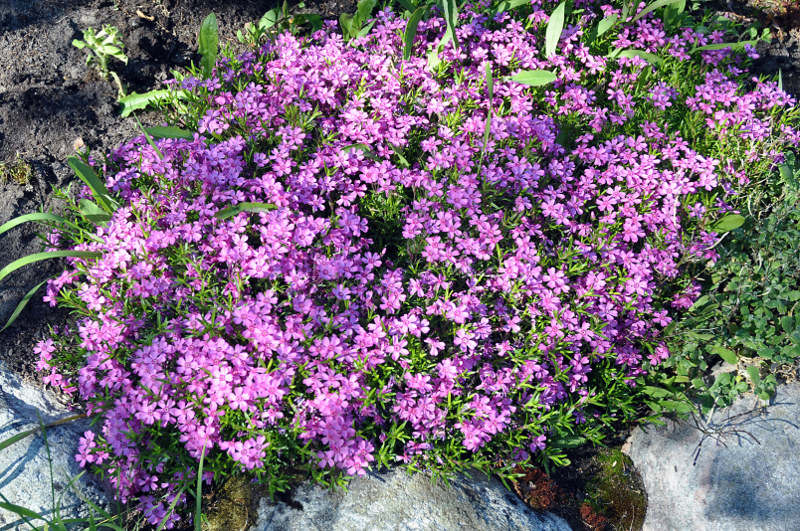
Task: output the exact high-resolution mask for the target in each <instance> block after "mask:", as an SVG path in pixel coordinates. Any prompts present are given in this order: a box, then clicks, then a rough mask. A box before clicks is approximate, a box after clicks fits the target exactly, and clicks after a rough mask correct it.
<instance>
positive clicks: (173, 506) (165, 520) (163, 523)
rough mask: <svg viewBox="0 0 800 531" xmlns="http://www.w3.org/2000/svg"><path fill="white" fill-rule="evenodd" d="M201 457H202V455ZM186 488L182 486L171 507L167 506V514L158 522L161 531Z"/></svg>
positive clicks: (157, 529) (158, 529)
mask: <svg viewBox="0 0 800 531" xmlns="http://www.w3.org/2000/svg"><path fill="white" fill-rule="evenodd" d="M200 458H201V459H202V456H201V457H200ZM184 490H185V487H182V488H181V490H179V491H178V492H177V494H175V497H174V498H172V503H170V504H169V507H168V508H167V514H165V515H164V518H162V519H161V522H160V523H159V524H158V527H157V528H156V531H161V530H162V529H164V526H165V525H167V519H168V518H169V517H170V515H171V514H172V511H173V510H174V509H175V506H176V505H178V500H179V499H180V498H181V494H183V491H184Z"/></svg>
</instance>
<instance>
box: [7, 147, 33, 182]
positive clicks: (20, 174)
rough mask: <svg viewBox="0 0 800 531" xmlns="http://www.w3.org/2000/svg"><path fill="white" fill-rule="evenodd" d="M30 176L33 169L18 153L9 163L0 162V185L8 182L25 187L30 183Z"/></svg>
mask: <svg viewBox="0 0 800 531" xmlns="http://www.w3.org/2000/svg"><path fill="white" fill-rule="evenodd" d="M32 176H33V168H31V165H30V164H28V163H27V162H26V161H25V159H23V158H22V156H21V155H20V154H19V153H17V156H16V157H15V158H14V160H12V161H10V162H0V185H4V184H6V183H9V182H10V183H14V184H18V185H20V186H22V185H26V184H28V183H30V182H31V177H32Z"/></svg>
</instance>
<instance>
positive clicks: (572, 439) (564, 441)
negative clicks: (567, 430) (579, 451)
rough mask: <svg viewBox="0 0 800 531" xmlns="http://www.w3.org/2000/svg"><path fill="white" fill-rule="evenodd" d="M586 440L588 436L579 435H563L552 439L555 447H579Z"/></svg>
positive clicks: (551, 443) (551, 442)
mask: <svg viewBox="0 0 800 531" xmlns="http://www.w3.org/2000/svg"><path fill="white" fill-rule="evenodd" d="M585 442H586V437H581V436H579V435H562V436H560V437H557V438H556V439H553V440H551V441H550V445H551V446H552V447H554V448H577V447H578V446H580V445H582V444H583V443H585Z"/></svg>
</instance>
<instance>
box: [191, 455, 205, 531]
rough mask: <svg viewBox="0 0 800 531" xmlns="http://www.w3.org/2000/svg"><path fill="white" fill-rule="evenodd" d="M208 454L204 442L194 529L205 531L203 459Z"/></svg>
mask: <svg viewBox="0 0 800 531" xmlns="http://www.w3.org/2000/svg"><path fill="white" fill-rule="evenodd" d="M205 456H206V445H205V443H203V451H202V452H200V466H199V468H198V470H197V490H196V491H195V493H194V499H195V502H194V529H195V531H203V526H202V521H201V518H200V516H201V514H202V512H201V511H202V509H203V459H204V458H205Z"/></svg>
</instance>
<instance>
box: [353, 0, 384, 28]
mask: <svg viewBox="0 0 800 531" xmlns="http://www.w3.org/2000/svg"><path fill="white" fill-rule="evenodd" d="M377 3H378V0H361V1H360V2H359V3H358V7H357V8H356V14H355V22H356V24H357V26H358V28H359V29H361V26H362V25H363V24H364V22H366V21H367V19H368V18H369V17H370V16H371V15H372V10H373V9H375V4H377Z"/></svg>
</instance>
